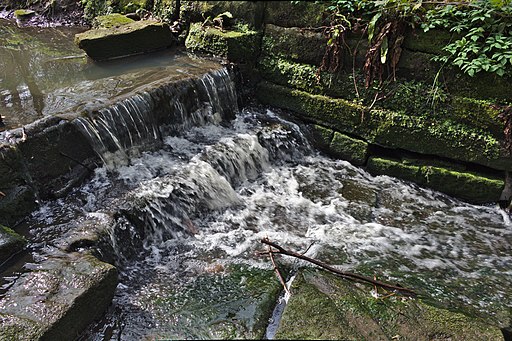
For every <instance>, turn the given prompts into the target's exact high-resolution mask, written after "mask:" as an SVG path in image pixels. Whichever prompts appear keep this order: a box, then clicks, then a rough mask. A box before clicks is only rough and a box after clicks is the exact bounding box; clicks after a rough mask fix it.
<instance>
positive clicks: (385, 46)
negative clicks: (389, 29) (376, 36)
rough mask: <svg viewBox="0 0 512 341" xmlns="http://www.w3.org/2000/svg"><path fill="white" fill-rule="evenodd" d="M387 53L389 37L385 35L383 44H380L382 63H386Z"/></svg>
mask: <svg viewBox="0 0 512 341" xmlns="http://www.w3.org/2000/svg"><path fill="white" fill-rule="evenodd" d="M387 55H388V37H387V36H385V37H384V38H383V39H382V45H381V46H380V62H381V63H382V64H386V59H387Z"/></svg>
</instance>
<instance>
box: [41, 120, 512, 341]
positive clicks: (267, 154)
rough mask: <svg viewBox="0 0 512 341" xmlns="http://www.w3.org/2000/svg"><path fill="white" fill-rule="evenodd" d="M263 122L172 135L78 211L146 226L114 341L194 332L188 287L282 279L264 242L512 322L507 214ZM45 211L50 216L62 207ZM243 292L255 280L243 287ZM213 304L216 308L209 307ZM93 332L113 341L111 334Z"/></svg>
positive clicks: (102, 183) (105, 178)
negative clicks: (331, 152) (230, 273)
mask: <svg viewBox="0 0 512 341" xmlns="http://www.w3.org/2000/svg"><path fill="white" fill-rule="evenodd" d="M263 116H265V115H262V114H261V113H256V112H246V113H245V114H244V115H240V116H239V117H238V118H237V119H236V120H235V121H234V122H233V124H232V125H231V126H229V127H221V126H214V125H206V126H200V127H193V128H192V129H191V130H189V131H188V132H187V133H183V134H182V135H180V136H171V137H166V138H165V139H164V147H163V148H162V149H160V150H158V151H155V152H145V153H142V154H141V155H140V156H139V157H137V158H132V159H131V160H130V162H129V164H126V165H123V166H121V167H118V168H117V169H116V170H115V171H113V172H107V171H106V169H105V168H101V169H98V170H96V176H95V177H94V179H93V180H92V181H91V182H90V183H89V184H87V185H85V186H84V187H82V189H81V190H80V192H81V195H82V198H83V199H82V203H84V204H82V205H81V206H80V209H79V210H81V211H83V212H86V213H87V212H95V211H96V210H114V211H115V210H116V209H117V208H116V207H117V206H116V205H120V203H122V205H123V207H124V206H126V207H125V208H123V209H125V210H126V212H129V213H130V214H131V215H129V216H130V217H132V216H133V217H136V218H137V219H136V220H137V221H135V220H134V219H131V220H130V219H126V220H123V221H122V224H118V225H117V226H116V227H117V228H118V229H121V228H122V229H125V230H130V231H131V232H130V233H132V235H131V236H132V237H133V238H134V239H137V238H140V240H141V242H140V250H137V253H139V254H140V257H138V258H135V259H132V260H131V261H130V259H129V257H126V260H123V261H124V262H125V263H123V264H122V266H121V267H120V268H121V285H120V286H119V288H118V292H117V294H116V298H115V300H114V308H113V312H112V313H111V314H110V315H108V319H111V321H117V322H115V323H122V324H123V327H122V328H121V327H119V326H110V327H109V328H111V329H112V330H114V332H113V335H114V336H112V338H116V337H117V336H115V335H121V334H122V337H120V339H123V340H129V339H141V338H145V337H152V336H155V337H156V335H160V336H162V337H165V336H166V335H167V336H168V335H172V334H165V333H164V334H158V333H159V331H162V330H164V331H165V330H167V329H166V328H170V327H169V326H173V328H177V327H179V326H180V325H181V324H183V323H184V322H183V320H181V318H182V317H179V316H181V315H180V313H179V312H180V311H181V310H180V309H185V308H183V307H184V306H186V302H181V301H179V300H181V299H183V298H181V296H180V298H179V300H178V301H179V302H174V301H173V300H172V299H171V298H169V295H170V293H175V292H180V290H181V291H182V290H185V289H184V288H187V285H190V284H191V283H195V282H196V281H197V278H198V276H200V275H202V274H204V273H205V272H206V273H209V272H212V271H213V272H215V271H221V272H222V270H219V269H223V268H225V267H228V266H230V265H232V264H239V265H240V264H242V265H243V266H246V267H249V268H257V269H272V267H271V264H270V262H269V260H268V259H266V258H265V257H258V256H257V255H256V252H257V251H263V250H265V247H263V245H262V244H261V242H260V241H261V239H262V238H269V239H270V240H272V241H274V242H276V243H278V244H280V245H282V246H284V247H287V248H289V249H292V250H295V251H298V252H302V251H305V250H306V249H308V248H309V249H308V252H307V255H308V256H310V257H314V258H317V259H319V260H322V261H324V262H326V263H330V264H333V265H335V266H338V267H339V268H341V269H344V270H349V271H351V272H358V273H361V274H363V275H367V276H373V275H375V276H377V278H378V279H381V280H384V281H389V282H392V283H399V284H401V285H403V286H407V287H410V288H412V289H414V290H415V291H417V292H418V293H419V294H420V295H421V296H422V297H423V298H426V299H428V300H430V301H433V302H435V303H436V304H438V305H441V306H446V307H450V308H456V309H460V310H463V311H466V312H469V313H477V314H479V315H481V316H483V317H486V318H488V319H490V320H493V319H494V320H495V321H496V323H497V324H499V323H502V322H503V321H505V320H506V319H508V317H509V315H508V314H509V312H508V311H509V309H510V302H512V300H511V299H512V294H511V293H512V284H511V283H512V270H511V268H512V246H511V245H512V224H511V222H510V219H509V217H508V215H507V214H504V213H503V212H502V211H501V210H499V209H498V208H497V207H494V206H492V207H484V206H475V205H470V204H467V203H464V202H461V201H458V200H455V199H453V198H450V197H448V196H445V195H443V194H440V193H437V192H434V191H431V190H426V189H421V188H419V187H418V186H415V185H412V184H409V183H405V182H403V181H400V180H397V179H394V178H391V177H387V176H377V177H373V176H371V175H370V174H368V173H366V172H365V171H364V170H362V169H360V168H357V167H354V166H352V165H350V164H349V163H348V162H345V161H335V160H332V159H329V158H327V157H324V156H321V155H317V154H316V153H314V152H312V151H311V150H309V149H308V146H307V143H305V142H304V140H303V139H304V137H303V136H302V135H300V133H299V131H298V130H297V129H298V127H297V126H296V125H294V124H290V125H288V126H286V123H285V122H284V121H283V120H282V119H279V118H277V117H276V116H275V115H274V114H271V115H269V116H270V117H269V118H268V120H269V121H268V122H265V121H262V118H263ZM116 193H121V194H120V195H117V194H116ZM109 197H110V199H109V200H106V199H105V198H109ZM132 199H134V200H132ZM132 201H133V202H137V204H136V205H135V204H133V202H132ZM105 202H108V204H107V205H105ZM43 209H44V210H45V214H46V216H48V212H49V211H51V208H50V207H48V206H44V208H43ZM77 210H78V209H77ZM52 219H55V218H52ZM118 232H120V231H116V230H114V231H112V233H113V240H115V243H118V244H122V242H123V238H125V237H118V239H116V237H115V234H116V233H118ZM120 235H121V236H125V235H124V234H120ZM130 247H131V246H130ZM119 250H120V251H119V252H123V251H122V247H120V249H119ZM278 261H279V262H283V263H287V264H289V265H291V268H296V267H298V266H309V265H308V264H306V263H304V262H302V261H301V262H297V261H295V260H293V259H286V258H279V259H278ZM221 278H224V277H222V276H221ZM226 278H227V277H226ZM275 280H276V281H277V279H275ZM226 281H227V279H226ZM244 283H245V282H244V279H243V278H242V280H241V281H240V283H238V284H237V285H239V286H240V285H242V284H244ZM218 285H219V288H213V287H211V285H210V287H208V290H210V291H211V292H212V293H215V292H217V291H219V292H222V291H223V290H228V289H229V290H234V289H231V287H229V286H228V289H226V288H223V287H222V286H224V285H227V284H226V283H225V282H223V280H219V283H218ZM230 285H232V283H231V284H230ZM237 285H235V287H236V286H237ZM205 290H206V289H205ZM229 290H228V291H229ZM229 292H230V293H231V291H229ZM212 295H213V294H212ZM232 295H236V293H235V292H234V291H233V293H232ZM173 297H174V296H173ZM187 297H188V296H187ZM174 299H176V298H174ZM187 299H188V298H187ZM208 299H211V300H212V302H213V301H214V300H213V299H212V298H205V299H203V301H204V300H206V301H208ZM162 302H166V303H165V304H166V305H164V307H165V308H163V307H162ZM215 304H220V303H215ZM170 307H174V308H173V309H174V310H172V309H171V308H170ZM170 309H171V310H170ZM251 309H252V308H251ZM246 313H247V312H245V313H244V314H246ZM247 314H248V313H247ZM243 316H246V315H243ZM178 317H179V318H178ZM240 318H242V317H240ZM244 318H245V317H244ZM187 319H188V320H187V321H188V322H186V323H185V324H184V325H186V326H188V327H187V328H190V330H188V332H187V333H188V334H186V335H187V336H189V337H192V336H194V335H195V336H196V337H199V336H200V337H214V336H215V335H211V334H208V328H207V327H205V325H204V324H203V322H201V321H203V320H201V316H191V315H190V316H189V315H187ZM205 319H214V318H212V317H208V318H206V317H205ZM214 320H215V319H214ZM112 323H114V322H112ZM105 328H106V327H105ZM183 328H185V327H183ZM171 329H172V328H171ZM173 330H174V329H173ZM116 333H117V334H116ZM194 333H196V334H194ZM91 335H93V336H91V339H95V340H100V339H104V337H105V332H104V331H103V332H96V334H95V333H91ZM179 335H182V334H179ZM107 339H108V338H107Z"/></svg>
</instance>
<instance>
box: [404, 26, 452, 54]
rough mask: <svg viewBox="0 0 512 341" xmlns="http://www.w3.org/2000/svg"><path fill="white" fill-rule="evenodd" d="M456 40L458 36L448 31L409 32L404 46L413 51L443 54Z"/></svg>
mask: <svg viewBox="0 0 512 341" xmlns="http://www.w3.org/2000/svg"><path fill="white" fill-rule="evenodd" d="M454 39H457V38H456V35H455V34H453V33H451V32H448V31H446V30H436V29H435V30H430V31H428V32H424V31H423V30H409V31H408V32H407V34H406V35H405V39H404V42H403V45H402V46H403V47H405V48H407V49H409V50H412V51H419V52H424V53H431V54H441V53H442V49H443V47H445V46H446V45H448V44H449V43H450V42H451V41H453V40H454Z"/></svg>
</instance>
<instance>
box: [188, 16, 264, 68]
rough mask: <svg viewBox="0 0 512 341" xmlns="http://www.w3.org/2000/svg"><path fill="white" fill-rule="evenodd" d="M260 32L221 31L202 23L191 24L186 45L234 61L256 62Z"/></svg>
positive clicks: (190, 49)
mask: <svg viewBox="0 0 512 341" xmlns="http://www.w3.org/2000/svg"><path fill="white" fill-rule="evenodd" d="M259 37H260V34H259V33H258V32H256V31H252V30H246V31H243V32H241V31H221V30H219V29H217V28H214V27H208V26H205V27H203V26H202V23H194V24H191V25H190V30H189V34H188V36H187V39H186V40H185V47H186V48H187V50H189V51H192V52H203V53H210V54H213V55H215V56H218V57H222V58H226V59H228V60H229V61H232V62H242V63H255V62H256V57H257V55H258V52H259V46H260V45H259V42H260V39H259Z"/></svg>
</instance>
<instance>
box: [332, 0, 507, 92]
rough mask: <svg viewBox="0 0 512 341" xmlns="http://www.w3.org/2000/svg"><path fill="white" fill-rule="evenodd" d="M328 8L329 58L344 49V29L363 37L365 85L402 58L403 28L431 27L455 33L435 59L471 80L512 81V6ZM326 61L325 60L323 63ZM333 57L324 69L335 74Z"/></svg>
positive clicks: (413, 0) (411, 2)
mask: <svg viewBox="0 0 512 341" xmlns="http://www.w3.org/2000/svg"><path fill="white" fill-rule="evenodd" d="M329 3H330V5H329V6H328V9H329V10H330V12H331V14H330V16H331V18H330V19H331V25H330V27H329V28H328V29H327V30H326V34H327V35H328V36H329V38H330V39H329V45H330V47H329V52H331V51H332V54H333V55H337V54H339V52H338V51H337V50H338V49H339V48H340V47H341V46H342V44H343V41H344V33H345V32H346V31H347V30H363V31H365V32H366V33H367V36H368V40H369V43H370V48H369V49H368V52H367V55H366V63H365V66H364V67H365V72H366V76H367V82H366V86H367V87H368V86H369V85H370V84H371V81H372V80H373V79H374V78H375V77H381V76H382V69H383V66H384V65H387V66H388V67H389V68H390V69H391V70H392V73H394V69H395V67H396V64H397V63H398V59H399V58H400V53H401V44H402V42H403V39H404V37H403V33H404V29H405V27H407V26H412V27H421V28H422V29H423V30H424V31H428V30H431V29H434V28H443V29H447V30H449V31H450V32H452V33H453V36H452V40H451V41H450V42H449V43H448V44H447V45H446V46H444V48H443V51H444V54H442V55H439V56H437V57H436V58H435V59H436V60H438V61H441V62H443V63H451V64H452V65H455V66H457V67H459V68H460V69H461V70H462V71H463V72H464V73H466V74H467V75H469V76H474V75H476V74H477V73H479V72H481V71H486V72H491V73H494V74H496V75H498V76H505V75H507V76H512V20H511V18H512V1H511V0H470V1H455V2H443V1H428V2H427V1H425V2H423V1H422V0H381V1H369V0H331V1H329ZM326 62H328V60H327V59H326ZM337 66H338V62H337V59H336V58H335V59H334V60H333V61H332V62H331V64H330V65H329V66H327V65H324V66H323V69H324V70H328V69H330V70H335V69H336V68H337Z"/></svg>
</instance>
